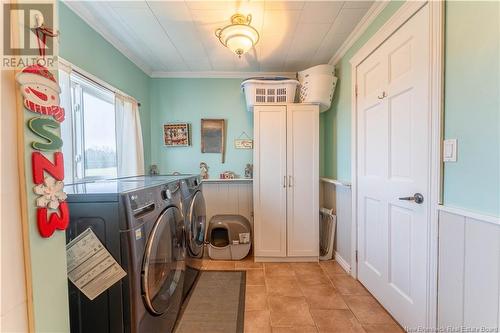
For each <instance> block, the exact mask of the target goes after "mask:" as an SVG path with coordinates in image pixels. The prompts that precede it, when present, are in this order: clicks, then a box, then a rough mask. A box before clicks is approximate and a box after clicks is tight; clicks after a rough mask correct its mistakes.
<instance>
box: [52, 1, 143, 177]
mask: <svg viewBox="0 0 500 333" xmlns="http://www.w3.org/2000/svg"><path fill="white" fill-rule="evenodd" d="M58 5H59V30H60V31H61V34H60V37H59V38H60V39H59V55H60V56H61V57H63V58H64V59H66V60H68V61H69V62H71V63H72V64H74V65H76V66H78V67H80V68H82V69H83V70H85V71H87V72H89V73H91V74H93V75H95V76H97V77H98V78H100V79H101V80H104V81H106V82H107V83H109V84H111V85H112V86H114V87H116V88H118V89H120V90H122V91H123V92H125V93H127V94H129V95H130V96H133V97H134V98H135V99H137V100H138V101H139V102H140V103H141V107H140V114H141V125H142V132H143V139H144V154H145V156H144V161H145V164H146V170H148V168H149V164H150V161H151V149H150V147H151V142H150V132H151V129H150V126H151V118H150V103H149V83H150V81H151V79H150V78H149V76H147V75H146V74H145V73H144V72H143V71H142V70H140V69H139V68H138V67H137V66H136V65H135V64H134V63H132V62H131V61H130V60H129V59H128V58H126V57H125V56H124V55H123V54H121V53H120V52H119V51H118V50H117V49H115V48H114V47H113V46H112V45H111V44H110V43H109V42H107V41H106V40H105V39H104V38H102V36H101V35H99V34H98V33H97V32H96V31H95V30H93V29H92V28H91V27H89V26H88V25H87V23H85V22H84V21H83V20H82V19H81V18H80V17H79V16H77V15H76V14H75V13H74V12H73V11H72V10H70V9H69V8H68V7H67V6H66V5H65V4H64V3H62V2H58Z"/></svg>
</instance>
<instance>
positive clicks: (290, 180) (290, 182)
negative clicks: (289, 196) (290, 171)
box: [288, 176, 292, 187]
mask: <svg viewBox="0 0 500 333" xmlns="http://www.w3.org/2000/svg"><path fill="white" fill-rule="evenodd" d="M288 187H292V176H288Z"/></svg>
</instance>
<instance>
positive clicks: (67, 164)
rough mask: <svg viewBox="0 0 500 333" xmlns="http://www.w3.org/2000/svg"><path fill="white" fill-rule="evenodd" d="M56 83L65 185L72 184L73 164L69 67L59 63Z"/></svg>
mask: <svg viewBox="0 0 500 333" xmlns="http://www.w3.org/2000/svg"><path fill="white" fill-rule="evenodd" d="M58 76H59V78H58V81H59V86H60V87H61V94H60V95H59V97H60V99H61V102H60V106H61V107H62V108H64V113H65V118H64V121H63V122H62V123H61V138H62V139H63V146H62V149H61V150H62V153H63V154H64V181H65V182H66V183H67V184H71V183H73V182H74V170H73V167H74V164H73V162H74V161H73V158H72V156H73V130H72V128H73V126H72V124H73V112H71V80H70V76H71V66H68V65H67V64H66V63H63V62H61V61H60V62H59V71H58Z"/></svg>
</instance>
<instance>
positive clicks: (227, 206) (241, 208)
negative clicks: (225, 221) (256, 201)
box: [202, 181, 253, 228]
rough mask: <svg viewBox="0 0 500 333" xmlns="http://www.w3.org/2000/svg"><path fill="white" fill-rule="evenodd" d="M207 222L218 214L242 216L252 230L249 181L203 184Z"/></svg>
mask: <svg viewBox="0 0 500 333" xmlns="http://www.w3.org/2000/svg"><path fill="white" fill-rule="evenodd" d="M202 191H203V197H204V198H205V204H206V206H207V222H208V221H210V219H211V218H212V216H214V215H218V214H237V215H242V216H244V217H246V218H247V219H248V221H250V223H251V224H252V228H253V195H252V193H253V192H252V191H253V190H252V182H251V181H231V182H228V181H225V182H224V181H221V182H212V181H211V182H203V185H202Z"/></svg>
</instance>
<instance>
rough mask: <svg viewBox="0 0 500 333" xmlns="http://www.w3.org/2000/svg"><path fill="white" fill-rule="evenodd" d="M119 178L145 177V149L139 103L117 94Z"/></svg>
mask: <svg viewBox="0 0 500 333" xmlns="http://www.w3.org/2000/svg"><path fill="white" fill-rule="evenodd" d="M115 110H116V143H117V158H118V177H126V176H138V175H144V147H143V144H142V129H141V119H140V117H139V107H138V105H137V102H136V101H135V100H133V99H131V98H129V97H125V96H121V95H119V94H115Z"/></svg>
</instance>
